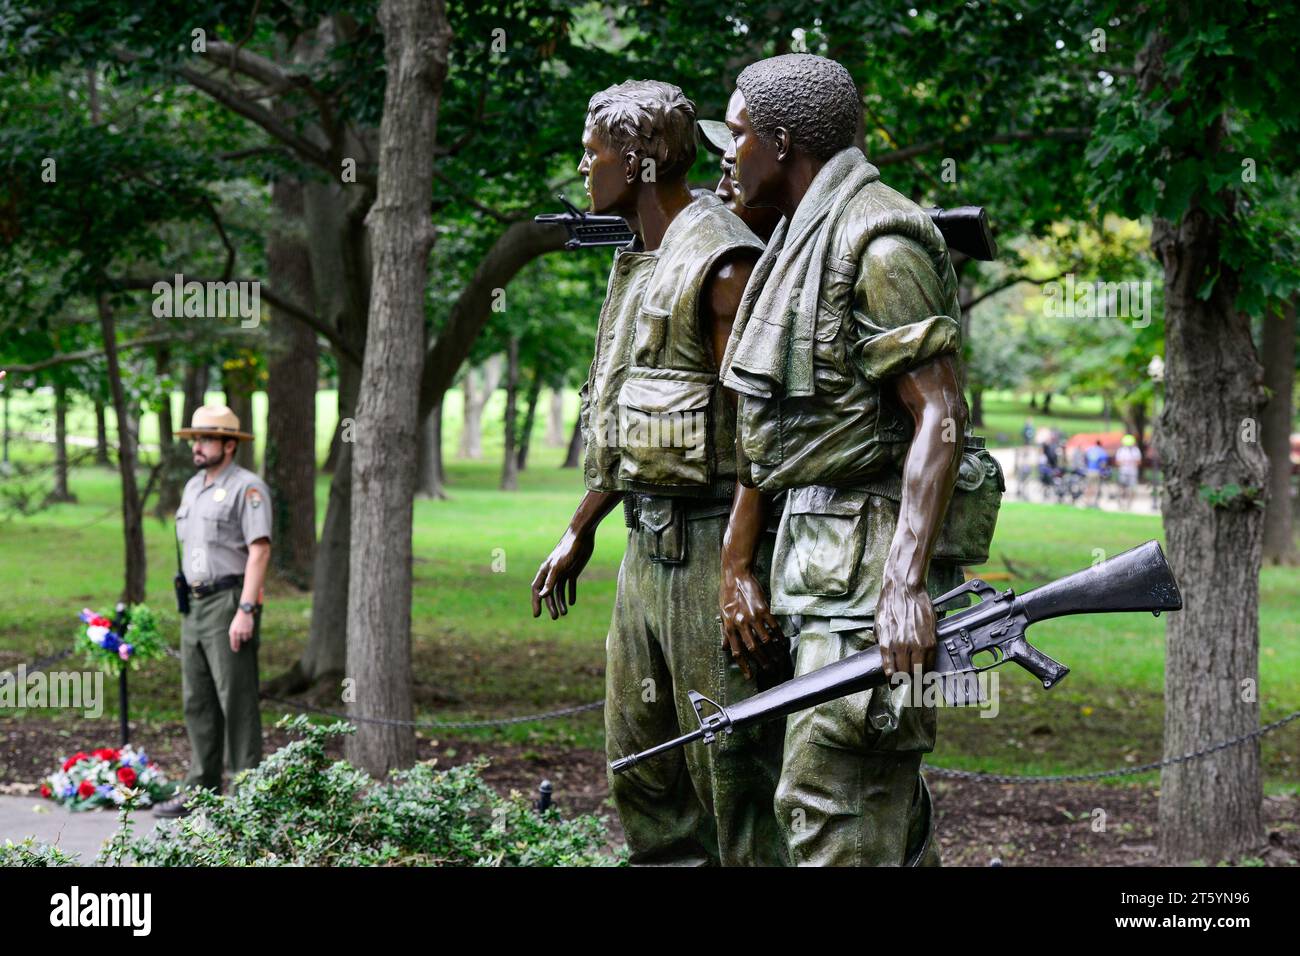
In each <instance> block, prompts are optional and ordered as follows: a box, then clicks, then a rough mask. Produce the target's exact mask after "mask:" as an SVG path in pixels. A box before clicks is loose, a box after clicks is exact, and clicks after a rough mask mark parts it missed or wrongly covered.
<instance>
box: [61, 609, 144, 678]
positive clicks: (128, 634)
mask: <svg viewBox="0 0 1300 956" xmlns="http://www.w3.org/2000/svg"><path fill="white" fill-rule="evenodd" d="M80 617H81V629H80V630H79V631H78V632H77V636H76V639H75V640H76V645H77V647H78V649H80V650H82V651H84V652H85V654H86V663H87V664H88V665H89V666H91V667H98V668H99V669H100V670H103V671H105V672H107V673H110V674H117V673H121V671H122V670H123V669H125V668H126V667H128V666H129V667H130V668H131V669H132V670H136V669H138V668H139V666H140V664H141V662H143V661H147V660H153V659H155V658H159V657H162V656H163V655H164V654H165V653H166V645H165V644H164V643H163V640H162V636H161V635H160V634H159V632H158V615H157V614H155V613H154V612H153V611H151V610H150V609H149V607H148V605H145V604H133V605H131V607H129V608H128V609H127V610H126V613H125V616H124V622H125V624H126V627H125V628H124V629H123V630H124V632H125V633H123V634H119V633H117V631H115V630H114V629H113V628H114V626H115V625H114V622H113V620H112V619H111V618H109V617H107V616H106V615H103V614H96V613H95V612H94V611H92V610H90V608H84V609H83V610H82V612H81V615H80Z"/></svg>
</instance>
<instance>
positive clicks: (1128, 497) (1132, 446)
mask: <svg viewBox="0 0 1300 956" xmlns="http://www.w3.org/2000/svg"><path fill="white" fill-rule="evenodd" d="M1115 464H1116V466H1117V467H1118V468H1119V503H1120V507H1121V508H1123V509H1124V510H1125V511H1127V510H1128V509H1129V508H1132V507H1133V496H1134V494H1136V492H1137V483H1138V474H1139V473H1140V471H1141V469H1142V449H1140V448H1138V444H1137V439H1136V438H1134V437H1133V436H1132V435H1125V436H1124V438H1123V439H1122V440H1121V441H1120V446H1119V450H1118V451H1116V452H1115Z"/></svg>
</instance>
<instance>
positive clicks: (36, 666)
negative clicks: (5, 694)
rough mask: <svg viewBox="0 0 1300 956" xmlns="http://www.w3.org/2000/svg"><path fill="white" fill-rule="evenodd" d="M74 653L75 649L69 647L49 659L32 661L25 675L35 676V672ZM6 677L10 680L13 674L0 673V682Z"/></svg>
mask: <svg viewBox="0 0 1300 956" xmlns="http://www.w3.org/2000/svg"><path fill="white" fill-rule="evenodd" d="M74 653H76V651H75V649H74V648H71V647H69V648H68V649H67V650H66V651H59V652H58V653H57V654H51V655H50V656H49V657H42V658H40V659H39V660H37V661H33V662H32V663H30V664H28V665H27V668H26V673H28V674H35V673H36V672H37V671H43V670H45V668H47V667H49V666H50V665H51V664H57V663H58V662H59V661H61V660H63V659H64V658H65V657H71V656H72V655H73V654H74ZM20 666H21V665H20ZM6 677H8V678H11V679H12V678H13V677H14V672H13V671H0V680H3V679H4V678H6Z"/></svg>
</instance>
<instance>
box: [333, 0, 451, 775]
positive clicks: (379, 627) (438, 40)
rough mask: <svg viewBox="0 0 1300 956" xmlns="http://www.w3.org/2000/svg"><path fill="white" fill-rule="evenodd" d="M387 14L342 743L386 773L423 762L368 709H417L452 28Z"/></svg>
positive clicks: (405, 713) (437, 18)
mask: <svg viewBox="0 0 1300 956" xmlns="http://www.w3.org/2000/svg"><path fill="white" fill-rule="evenodd" d="M379 20H380V24H381V26H382V27H383V31H384V62H385V65H386V68H387V70H386V72H387V83H386V86H385V90H384V112H383V119H382V121H381V125H380V134H379V141H380V142H379V189H378V195H377V196H376V198H375V203H374V205H373V206H372V207H371V209H370V212H369V214H368V215H367V217H366V220H367V225H368V226H369V227H370V230H371V241H372V245H373V250H374V273H373V289H372V294H371V301H370V318H369V325H368V328H367V332H366V350H365V361H364V363H363V365H362V371H361V391H360V395H359V396H358V399H357V415H356V418H357V430H356V439H357V440H356V444H355V446H354V447H353V450H352V453H353V460H352V482H353V488H354V490H355V492H356V494H355V496H354V500H353V502H352V554H351V562H350V569H349V581H348V652H347V662H348V666H347V670H348V675H349V676H350V677H352V678H354V679H355V680H356V687H355V690H356V693H355V699H354V700H352V701H350V702H349V704H348V713H349V716H351V717H354V718H362V719H361V720H359V721H358V729H357V733H356V734H355V735H353V736H351V737H349V738H348V739H347V742H346V744H345V745H344V746H345V752H346V755H347V758H348V759H349V760H350V761H351V762H352V763H353V764H355V765H356V766H358V767H361V768H363V769H365V770H367V771H368V772H370V773H371V774H373V775H375V776H377V777H384V776H386V775H387V773H388V772H389V771H390V770H393V769H397V768H401V767H407V766H410V765H411V764H412V763H414V761H415V734H414V733H413V731H412V729H411V728H410V727H409V726H396V725H392V724H379V723H372V722H370V721H369V720H366V719H365V718H370V719H375V718H379V719H383V720H399V721H409V720H410V719H411V716H412V702H411V511H412V503H413V500H414V491H415V445H416V432H417V430H418V427H419V425H420V421H421V417H420V413H419V408H418V404H419V401H418V399H419V386H420V378H421V373H422V369H423V365H424V352H423V347H424V342H425V334H424V290H425V286H426V284H427V282H428V269H429V251H430V250H431V249H432V248H433V242H434V238H435V232H434V229H433V224H432V223H431V222H430V219H429V197H430V195H431V194H432V189H433V161H434V145H435V136H436V132H437V117H438V104H439V99H440V96H441V91H442V83H443V80H444V78H445V77H446V74H447V54H448V47H449V46H450V43H451V28H450V26H449V25H448V23H447V16H446V11H445V10H444V8H443V4H442V2H441V0H433V2H429V0H384V2H383V3H382V5H381V6H380V9H379ZM433 404H436V403H432V404H430V406H429V409H430V410H431V409H432V407H433ZM426 414H427V411H426Z"/></svg>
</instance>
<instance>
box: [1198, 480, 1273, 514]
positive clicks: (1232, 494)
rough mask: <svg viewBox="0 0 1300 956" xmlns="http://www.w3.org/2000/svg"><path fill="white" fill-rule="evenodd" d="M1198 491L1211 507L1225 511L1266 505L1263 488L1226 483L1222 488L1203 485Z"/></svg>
mask: <svg viewBox="0 0 1300 956" xmlns="http://www.w3.org/2000/svg"><path fill="white" fill-rule="evenodd" d="M1198 491H1199V493H1200V496H1201V500H1202V501H1204V502H1205V503H1206V504H1208V505H1209V506H1210V507H1211V508H1221V509H1223V510H1225V511H1249V510H1250V509H1252V508H1262V507H1264V489H1263V488H1257V487H1245V488H1243V487H1242V486H1241V485H1237V484H1229V485H1224V486H1223V487H1222V488H1214V487H1211V486H1210V485H1201V487H1200V488H1199V489H1198Z"/></svg>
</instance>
